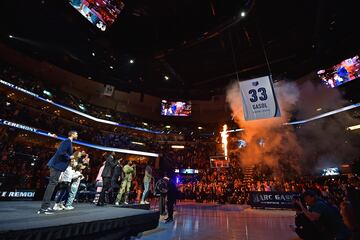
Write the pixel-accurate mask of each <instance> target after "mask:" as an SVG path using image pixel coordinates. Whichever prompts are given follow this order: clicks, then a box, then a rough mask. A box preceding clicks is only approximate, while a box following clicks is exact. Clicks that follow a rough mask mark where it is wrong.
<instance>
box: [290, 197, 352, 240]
mask: <svg viewBox="0 0 360 240" xmlns="http://www.w3.org/2000/svg"><path fill="white" fill-rule="evenodd" d="M303 198H304V201H305V203H306V205H307V206H309V209H307V208H306V207H304V204H303V203H302V202H301V201H300V200H299V199H297V200H295V203H296V204H297V205H298V206H299V207H300V209H301V212H302V213H303V214H304V215H305V216H306V218H307V219H308V220H310V221H311V222H313V223H314V224H315V227H316V230H317V231H316V232H314V235H317V236H311V237H312V239H314V238H315V239H324V240H325V239H336V240H347V239H349V238H350V232H349V230H348V229H347V227H346V226H345V224H344V222H343V220H342V218H341V215H340V213H339V211H338V209H336V208H335V207H333V206H331V205H330V204H328V203H326V202H325V201H324V200H322V199H320V198H318V197H317V196H316V194H315V192H313V191H306V192H304V193H303Z"/></svg>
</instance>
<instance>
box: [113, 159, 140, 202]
mask: <svg viewBox="0 0 360 240" xmlns="http://www.w3.org/2000/svg"><path fill="white" fill-rule="evenodd" d="M135 167H136V166H135V164H132V161H131V160H130V161H129V162H128V163H127V164H126V165H125V166H124V167H123V172H124V179H123V181H122V182H121V189H120V191H119V193H118V195H117V197H116V201H115V205H119V204H120V201H121V200H122V197H123V195H124V194H125V201H124V203H125V204H128V200H129V192H130V187H131V181H132V179H133V176H135V172H136V170H135Z"/></svg>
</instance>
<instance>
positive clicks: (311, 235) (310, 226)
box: [290, 196, 321, 240]
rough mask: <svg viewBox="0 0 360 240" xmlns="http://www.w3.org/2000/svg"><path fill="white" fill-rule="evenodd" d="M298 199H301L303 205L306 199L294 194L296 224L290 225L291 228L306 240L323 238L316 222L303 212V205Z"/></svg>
mask: <svg viewBox="0 0 360 240" xmlns="http://www.w3.org/2000/svg"><path fill="white" fill-rule="evenodd" d="M297 201H301V203H302V204H303V205H305V203H304V199H302V198H300V197H299V196H294V198H293V203H294V209H295V211H296V215H295V226H294V225H290V228H291V229H292V230H293V231H294V232H296V234H297V235H298V236H299V237H300V238H301V239H304V240H312V239H321V238H320V237H319V231H318V230H317V228H316V225H315V223H314V222H312V221H310V220H309V219H308V218H307V217H306V215H305V214H304V213H303V212H302V209H301V207H300V206H299V204H298V203H297Z"/></svg>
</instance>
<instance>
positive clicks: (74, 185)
mask: <svg viewBox="0 0 360 240" xmlns="http://www.w3.org/2000/svg"><path fill="white" fill-rule="evenodd" d="M79 185H80V182H77V181H76V182H73V183H72V184H71V188H70V193H69V198H68V200H67V202H66V207H71V205H72V204H73V202H74V199H75V196H76V193H77V191H78V189H79Z"/></svg>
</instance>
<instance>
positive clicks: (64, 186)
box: [53, 160, 76, 211]
mask: <svg viewBox="0 0 360 240" xmlns="http://www.w3.org/2000/svg"><path fill="white" fill-rule="evenodd" d="M75 165H76V161H75V160H71V162H70V164H69V166H68V167H67V168H66V170H65V171H64V172H62V173H61V175H60V178H59V183H60V187H59V190H58V192H57V194H56V197H55V205H54V207H53V210H55V211H59V210H63V209H65V206H64V204H63V202H62V201H63V200H65V196H66V195H67V193H69V192H70V184H71V181H72V179H73V175H74V173H75V171H74V169H73V167H74V166H75Z"/></svg>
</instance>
